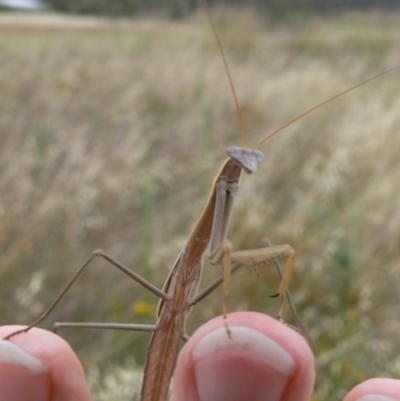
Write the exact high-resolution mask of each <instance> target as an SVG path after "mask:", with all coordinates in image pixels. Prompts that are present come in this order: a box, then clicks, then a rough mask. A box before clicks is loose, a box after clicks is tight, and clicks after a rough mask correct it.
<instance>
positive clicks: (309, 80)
mask: <svg viewBox="0 0 400 401" xmlns="http://www.w3.org/2000/svg"><path fill="white" fill-rule="evenodd" d="M10 18H11V16H10V15H7V16H5V17H4V18H3V16H0V88H1V96H0V255H1V257H0V282H1V292H0V302H1V304H2V305H3V307H2V308H1V311H0V323H1V324H6V323H11V322H13V323H19V324H25V323H29V322H31V321H32V320H34V319H35V318H36V317H37V316H38V315H39V314H40V313H41V312H42V311H43V310H44V309H45V308H46V307H47V306H48V305H49V304H50V302H51V300H52V299H53V298H54V297H55V295H56V294H57V293H58V292H59V291H60V289H61V288H62V286H63V284H64V283H66V282H67V280H68V278H70V277H71V276H72V274H73V273H74V272H75V271H76V270H77V268H78V267H79V265H80V264H81V263H82V262H83V261H84V260H85V259H86V258H87V256H89V254H90V253H91V252H92V251H93V250H94V249H98V248H102V249H104V250H106V251H107V252H109V253H110V254H112V255H114V256H115V257H116V258H117V259H118V260H120V261H121V262H122V263H125V264H126V265H128V266H130V267H131V268H132V269H134V270H135V271H137V272H139V273H140V274H142V275H143V276H145V277H146V278H147V279H148V280H150V281H152V282H153V283H155V284H157V285H158V286H160V287H161V286H162V283H163V281H164V280H165V278H166V276H167V274H168V270H169V268H170V267H171V266H172V264H173V262H174V261H175V258H176V256H177V255H178V253H179V251H180V249H181V247H182V246H183V245H184V243H185V240H186V238H187V237H188V235H189V233H190V230H191V229H192V227H193V225H194V224H195V222H196V221H197V218H198V216H199V215H200V212H201V210H202V207H203V206H204V204H205V202H206V200H207V197H208V192H209V190H210V186H211V183H212V179H213V177H214V175H215V174H216V173H217V171H218V168H219V166H220V164H221V163H222V162H223V161H224V159H225V149H226V148H227V146H228V145H232V144H239V145H240V144H241V143H242V139H241V137H240V131H239V126H238V122H237V117H236V113H235V108H234V104H233V101H232V96H231V92H230V88H229V86H228V83H227V80H226V78H225V72H224V70H223V67H222V63H221V60H220V56H219V54H218V51H217V48H216V45H215V43H214V38H213V36H212V33H211V29H210V27H209V24H208V22H207V20H206V18H205V16H204V15H203V14H199V15H195V16H192V17H191V18H190V19H189V20H187V21H185V22H182V23H179V24H178V23H171V22H166V21H159V20H138V21H132V22H127V21H116V22H112V21H101V20H98V21H93V20H90V21H89V22H87V21H85V20H79V19H62V22H60V21H59V22H58V23H56V22H55V21H56V20H57V18H58V17H57V18H55V17H53V16H43V17H35V16H32V17H29V18H24V19H23V20H22V19H20V20H19V22H18V23H15V22H10ZM52 18H53V19H52ZM215 18H216V22H217V25H218V29H219V31H220V33H221V37H222V41H223V43H224V47H225V49H226V52H227V55H228V59H229V62H230V66H231V69H232V75H233V77H234V80H235V84H236V87H237V91H238V94H239V98H240V103H241V105H242V108H243V112H244V116H245V119H246V122H247V126H248V131H249V136H250V143H251V145H255V144H256V143H257V142H258V141H259V140H261V139H262V138H263V136H265V135H266V134H267V133H268V132H270V131H272V130H273V129H274V128H276V127H277V126H279V125H280V124H283V123H284V122H286V121H287V120H289V119H290V118H292V117H294V116H295V115H297V114H298V113H300V112H302V111H303V110H304V109H305V108H308V107H311V106H312V105H314V104H316V103H318V102H319V101H321V100H324V99H325V98H327V97H329V96H331V95H334V94H335V93H337V92H339V91H341V90H343V89H346V88H348V87H350V86H352V85H354V84H356V83H358V82H360V81H362V80H364V79H366V78H368V77H370V76H372V75H374V74H377V73H379V72H381V71H383V70H385V69H388V68H390V67H393V66H395V65H398V64H400V35H399V31H398V26H399V23H400V15H384V14H364V15H363V14H347V15H341V16H336V17H331V18H325V19H322V18H319V17H310V18H309V19H308V20H304V21H301V22H299V21H296V20H295V19H293V20H292V21H285V22H283V23H282V24H268V23H267V22H266V20H261V19H259V18H258V17H257V16H256V15H255V14H253V13H252V12H251V11H243V12H241V13H239V12H237V11H235V10H232V9H226V8H221V9H218V10H215ZM11 20H12V18H11ZM399 111H400V72H395V73H392V74H389V75H386V76H384V77H381V78H379V79H377V80H375V81H373V82H370V83H368V84H367V85H365V86H363V87H361V88H359V89H357V90H356V91H354V92H352V93H350V94H348V95H346V96H345V97H343V98H341V99H339V100H336V101H335V102H333V103H331V104H329V105H328V106H326V107H324V108H323V109H320V110H318V111H316V112H314V113H313V114H312V115H310V116H308V117H306V118H304V119H303V120H301V121H300V122H298V123H297V124H295V125H293V126H291V127H290V128H288V129H286V130H285V131H284V132H282V133H281V134H280V135H279V136H277V137H276V138H274V139H273V140H271V141H270V142H269V143H267V144H265V145H264V146H263V148H262V150H263V151H264V152H265V160H264V162H263V163H262V164H261V165H260V167H259V170H258V171H257V173H256V174H254V176H252V177H247V176H246V177H244V179H243V182H242V188H241V190H240V191H239V196H238V197H237V203H236V205H235V210H234V218H233V221H232V224H231V228H230V233H229V238H230V239H231V241H232V243H233V245H234V247H235V248H237V249H246V248H251V247H254V246H255V245H256V244H257V243H258V242H259V241H260V240H262V239H263V238H266V237H268V238H270V239H271V240H272V241H273V242H274V243H289V244H291V245H292V246H293V247H294V248H295V249H296V251H297V262H296V272H295V277H294V279H293V284H292V286H291V291H292V295H293V298H294V301H295V303H296V305H297V308H298V310H299V314H300V316H301V317H302V319H303V320H304V322H305V324H306V326H307V327H308V328H309V330H310V332H311V335H312V337H313V340H314V342H315V354H316V361H317V362H316V369H317V383H316V390H315V395H314V398H313V400H314V401H319V400H327V399H329V400H339V399H341V397H342V396H343V394H345V392H346V391H347V390H348V389H349V388H350V387H351V386H353V385H355V384H356V383H358V382H360V381H362V380H364V379H367V378H369V377H373V376H378V375H379V376H389V377H399V376H400V352H399V349H400V337H399V335H398V328H397V327H398V321H399V318H400V309H399V307H398V303H399V301H400V296H399V288H400V245H399V244H400V211H399V210H400V209H399V207H398V204H399V200H398V194H399V193H400V158H399V151H400V132H399V127H400V112H399ZM114 270H115V269H112V268H109V267H107V266H106V263H104V262H103V261H95V262H93V266H92V268H89V270H88V271H87V272H86V273H85V274H84V276H83V277H82V279H81V280H80V281H79V282H78V283H77V284H76V285H75V286H74V288H73V289H72V290H71V293H69V295H68V296H67V297H66V298H65V300H63V301H62V303H61V304H60V305H59V307H58V308H57V309H56V310H55V311H54V313H53V314H52V316H51V318H50V319H49V321H48V322H46V323H45V324H43V327H47V328H50V327H51V326H52V324H53V322H54V321H110V322H115V321H117V322H142V323H151V322H154V307H155V305H156V303H157V300H156V299H155V297H153V296H152V295H149V294H147V293H146V291H145V290H143V289H142V288H140V287H139V286H138V285H137V284H135V283H133V282H130V281H129V280H128V279H127V278H126V277H124V276H122V275H121V274H120V273H119V272H118V271H114ZM217 275H218V272H216V271H215V268H213V267H210V266H208V265H206V267H205V273H204V276H203V279H204V280H203V282H204V283H208V282H210V281H211V280H212V278H213V277H215V276H217ZM260 283H265V284H264V285H262V284H260ZM278 283H279V280H278V278H277V276H276V272H275V271H274V269H273V268H272V267H267V268H265V269H261V270H259V271H258V272H257V273H256V272H248V271H246V270H243V271H241V272H239V273H238V274H237V277H236V278H235V279H233V284H232V287H233V288H232V291H231V294H230V296H229V310H230V311H235V310H258V311H263V312H266V313H269V314H272V315H276V313H277V310H278V307H279V301H276V300H271V299H269V298H268V297H267V294H271V293H274V292H275V291H276V288H277V285H278ZM138 306H141V307H138ZM220 312H221V291H216V292H215V294H213V295H212V296H210V298H209V299H207V300H206V301H204V303H202V304H201V305H199V306H197V307H196V308H194V310H193V312H192V315H191V317H190V321H189V322H188V329H189V333H191V332H193V330H195V328H196V327H198V326H199V325H200V324H201V323H202V322H204V321H206V320H208V319H210V318H211V317H213V316H215V315H217V314H219V313H220ZM285 318H286V320H288V321H289V322H292V318H291V315H290V312H289V310H288V308H287V311H286V316H285ZM61 335H62V336H63V337H64V338H66V339H67V340H68V341H69V342H70V343H71V344H72V346H73V348H74V349H75V350H76V351H77V352H78V355H79V356H80V358H81V360H82V362H83V364H84V366H85V367H86V369H87V372H88V375H89V378H90V380H91V382H92V385H93V388H94V391H95V399H96V400H114V399H120V400H125V399H126V400H128V399H131V397H130V396H129V394H130V391H132V390H131V389H130V388H129V386H131V385H132V381H131V374H134V375H135V373H132V372H136V371H140V368H141V366H142V364H143V362H144V358H145V349H146V344H147V342H148V341H149V336H148V335H146V334H140V333H121V332H117V333H114V332H100V331H89V330H82V331H78V332H77V331H75V330H64V331H63V332H62V333H61ZM135 349H136V350H137V351H136V352H135ZM127 355H129V357H127ZM135 377H136V379H135V380H136V382H138V383H140V375H136V376H135ZM113 392H114V393H113ZM117 392H118V393H117Z"/></svg>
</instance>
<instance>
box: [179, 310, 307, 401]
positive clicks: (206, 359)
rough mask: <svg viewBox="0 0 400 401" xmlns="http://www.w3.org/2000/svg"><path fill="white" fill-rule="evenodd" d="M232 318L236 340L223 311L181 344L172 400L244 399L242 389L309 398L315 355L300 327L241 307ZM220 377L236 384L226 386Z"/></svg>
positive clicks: (286, 397) (280, 396) (287, 400)
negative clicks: (288, 325) (298, 329)
mask: <svg viewBox="0 0 400 401" xmlns="http://www.w3.org/2000/svg"><path fill="white" fill-rule="evenodd" d="M227 319H228V325H229V328H230V330H231V331H232V340H233V341H232V340H229V339H228V335H227V333H226V329H225V328H224V322H223V319H222V318H221V317H218V318H215V319H213V320H211V321H209V322H207V323H206V324H205V325H203V326H202V327H201V328H199V329H198V330H197V331H196V332H195V333H194V334H193V336H192V338H191V339H190V341H189V342H188V343H187V344H186V345H185V347H184V348H183V349H182V351H181V353H180V355H179V358H178V364H177V368H176V371H175V375H174V385H173V392H172V396H171V401H183V400H185V401H187V400H192V401H200V400H204V399H207V400H208V401H210V400H212V399H218V397H222V399H224V395H225V396H226V397H228V398H229V399H231V400H234V399H236V398H237V399H240V397H241V395H240V391H244V393H245V394H246V395H247V397H248V399H253V400H255V399H258V398H259V399H263V400H285V401H292V400H296V401H302V400H308V399H309V397H310V394H311V392H312V388H313V383H314V358H313V355H312V352H311V350H310V348H309V346H308V344H307V342H306V341H305V340H304V339H303V338H302V337H301V335H299V333H297V332H296V331H294V330H292V329H290V328H289V327H287V326H285V325H283V324H282V323H280V322H278V321H276V320H275V319H273V318H271V317H269V316H266V315H263V314H260V313H254V312H238V313H233V314H230V315H228V318H227ZM213 347H214V348H213ZM202 377H203V378H204V381H203V380H202ZM205 382H207V383H208V385H207V386H205V384H204V383H205ZM221 382H224V383H231V384H233V386H232V385H231V386H230V387H229V389H226V388H224V387H221V386H220V385H219V383H221ZM279 386H280V387H279ZM217 388H218V391H217V392H216V393H215V392H214V390H215V389H217ZM204 389H206V391H204ZM221 391H222V393H221ZM226 391H230V393H229V394H228V393H226ZM250 392H251V394H250ZM214 394H217V396H216V397H215V398H213V397H214ZM235 397H236V398H235ZM247 397H246V398H247ZM257 397H258V398H257ZM228 398H227V399H228Z"/></svg>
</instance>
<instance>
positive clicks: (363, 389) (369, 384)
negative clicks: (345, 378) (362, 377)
mask: <svg viewBox="0 0 400 401" xmlns="http://www.w3.org/2000/svg"><path fill="white" fill-rule="evenodd" d="M343 401H400V380H397V379H387V378H374V379H369V380H366V381H365V382H363V383H360V384H359V385H357V386H356V387H354V388H353V389H352V390H351V391H350V392H349V393H348V394H347V396H346V397H345V398H344V400H343Z"/></svg>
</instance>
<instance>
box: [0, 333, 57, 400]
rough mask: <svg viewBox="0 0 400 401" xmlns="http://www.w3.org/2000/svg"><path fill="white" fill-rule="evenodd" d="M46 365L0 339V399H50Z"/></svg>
mask: <svg viewBox="0 0 400 401" xmlns="http://www.w3.org/2000/svg"><path fill="white" fill-rule="evenodd" d="M50 391H51V386H50V378H49V371H48V369H47V367H46V365H45V364H44V363H43V362H42V361H41V360H39V359H37V358H35V357H33V356H32V355H29V354H27V353H26V352H25V351H23V350H22V349H21V348H19V347H17V346H16V345H14V344H12V343H10V342H8V341H3V340H0V400H8V401H12V400H18V401H25V400H26V401H28V400H29V401H45V400H48V399H50Z"/></svg>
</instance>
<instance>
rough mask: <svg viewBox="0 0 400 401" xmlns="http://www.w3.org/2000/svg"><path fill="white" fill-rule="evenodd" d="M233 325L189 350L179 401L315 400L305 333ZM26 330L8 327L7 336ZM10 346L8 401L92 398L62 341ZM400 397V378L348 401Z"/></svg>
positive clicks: (41, 336) (277, 326)
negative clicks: (16, 331)
mask: <svg viewBox="0 0 400 401" xmlns="http://www.w3.org/2000/svg"><path fill="white" fill-rule="evenodd" d="M228 324H229V327H230V330H231V332H232V336H231V338H229V337H228V336H227V332H226V329H225V326H224V321H223V319H222V317H217V318H215V319H212V320H210V321H209V322H207V323H206V324H204V325H203V326H201V327H200V328H199V329H198V330H197V331H196V332H195V333H194V334H193V336H192V337H191V338H190V340H189V341H188V342H187V343H186V344H185V346H184V347H183V348H182V350H181V352H180V355H179V358H178V361H177V367H176V370H175V373H174V383H173V391H172V394H171V398H170V400H171V401H219V400H227V399H229V400H230V401H242V400H252V401H261V400H262V401H309V400H310V398H311V394H312V390H313V386H314V375H315V373H314V357H313V355H312V352H311V350H310V348H309V346H308V345H307V343H306V341H305V340H304V339H303V337H302V336H301V335H300V334H299V333H297V332H296V331H294V330H292V329H291V328H289V327H287V326H285V325H284V324H282V323H280V322H278V321H277V320H275V319H273V318H271V317H269V316H267V315H264V314H260V313H255V312H237V313H232V314H229V315H228ZM20 328H21V327H20V326H3V327H0V337H1V338H3V337H5V336H6V335H7V334H9V333H11V332H13V331H15V330H17V329H20ZM10 343H11V344H10ZM10 343H8V342H2V341H1V342H0V401H3V400H4V401H6V400H7V401H14V400H15V401H17V400H18V401H25V400H26V401H28V400H29V401H66V400H71V401H72V400H74V401H89V400H92V397H91V395H90V392H89V389H88V387H87V384H86V380H85V376H84V373H83V369H82V367H81V364H80V362H79V359H78V358H77V356H76V355H75V353H74V352H73V350H72V349H71V347H70V346H69V345H68V343H66V342H65V341H64V340H63V339H62V338H61V337H59V336H57V335H55V334H53V333H51V332H49V331H46V330H42V329H36V328H34V329H32V330H31V331H29V332H28V333H25V334H20V335H17V336H15V337H12V338H11V339H10ZM12 344H14V345H15V346H17V347H14V346H13V345H12ZM21 383H23V385H21ZM395 400H398V401H400V381H399V380H395V379H382V378H381V379H371V380H368V381H366V382H364V383H361V384H359V385H358V386H356V387H355V388H354V389H352V390H351V391H350V392H349V393H348V395H347V396H346V397H345V398H344V400H343V401H395Z"/></svg>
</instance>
